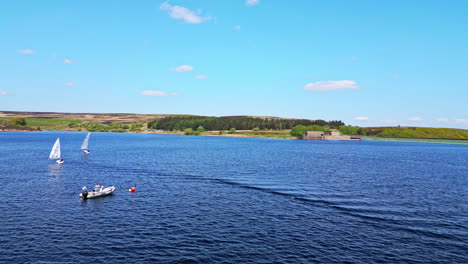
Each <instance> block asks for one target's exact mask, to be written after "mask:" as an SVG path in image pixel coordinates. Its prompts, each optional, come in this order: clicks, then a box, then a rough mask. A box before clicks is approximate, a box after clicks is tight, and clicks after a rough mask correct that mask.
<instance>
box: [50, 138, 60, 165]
mask: <svg viewBox="0 0 468 264" xmlns="http://www.w3.org/2000/svg"><path fill="white" fill-rule="evenodd" d="M60 154H61V153H60V138H57V141H55V144H54V146H53V147H52V150H51V151H50V155H49V159H56V160H57V161H56V162H57V163H58V164H62V163H63V158H62V157H60Z"/></svg>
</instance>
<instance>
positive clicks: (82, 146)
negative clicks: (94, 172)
mask: <svg viewBox="0 0 468 264" xmlns="http://www.w3.org/2000/svg"><path fill="white" fill-rule="evenodd" d="M89 135H91V132H88V135H86V137H85V139H84V141H83V144H82V145H81V149H82V150H83V152H84V153H85V154H89V149H88V142H89Z"/></svg>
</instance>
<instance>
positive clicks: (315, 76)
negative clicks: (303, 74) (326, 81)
mask: <svg viewBox="0 0 468 264" xmlns="http://www.w3.org/2000/svg"><path fill="white" fill-rule="evenodd" d="M307 77H308V78H313V79H316V78H318V76H317V75H313V74H307Z"/></svg>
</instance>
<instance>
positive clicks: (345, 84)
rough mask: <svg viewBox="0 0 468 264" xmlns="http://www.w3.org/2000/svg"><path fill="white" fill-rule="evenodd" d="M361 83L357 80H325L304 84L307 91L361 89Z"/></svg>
mask: <svg viewBox="0 0 468 264" xmlns="http://www.w3.org/2000/svg"><path fill="white" fill-rule="evenodd" d="M359 87H360V86H359V84H357V83H356V82H355V81H350V80H343V81H325V82H314V83H308V84H306V85H305V86H304V90H307V91H333V90H345V89H359Z"/></svg>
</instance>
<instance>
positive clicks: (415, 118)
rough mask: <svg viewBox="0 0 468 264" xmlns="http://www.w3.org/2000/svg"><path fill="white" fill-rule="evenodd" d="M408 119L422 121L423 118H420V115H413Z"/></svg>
mask: <svg viewBox="0 0 468 264" xmlns="http://www.w3.org/2000/svg"><path fill="white" fill-rule="evenodd" d="M408 120H409V121H417V122H419V121H423V119H422V118H420V117H417V116H415V117H411V118H408Z"/></svg>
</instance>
